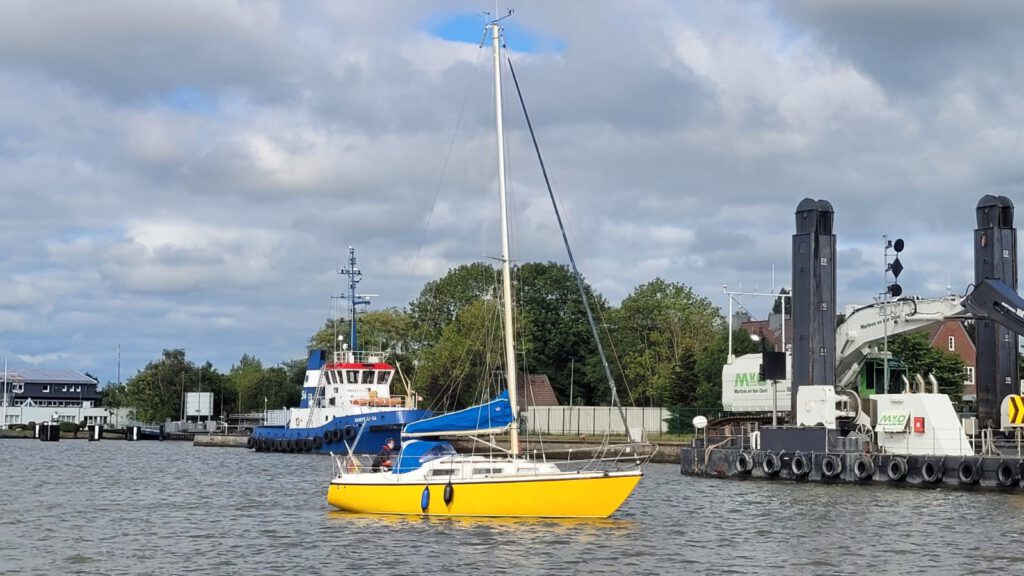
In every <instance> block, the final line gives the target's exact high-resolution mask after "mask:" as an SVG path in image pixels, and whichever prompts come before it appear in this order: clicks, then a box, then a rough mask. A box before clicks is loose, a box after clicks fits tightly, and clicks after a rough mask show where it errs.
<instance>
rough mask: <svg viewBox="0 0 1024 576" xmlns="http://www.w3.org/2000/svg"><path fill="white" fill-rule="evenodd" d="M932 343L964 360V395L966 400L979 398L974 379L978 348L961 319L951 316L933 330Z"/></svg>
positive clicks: (970, 400)
mask: <svg viewBox="0 0 1024 576" xmlns="http://www.w3.org/2000/svg"><path fill="white" fill-rule="evenodd" d="M930 342H931V345H932V346H933V347H935V348H938V349H939V350H942V351H944V352H951V353H953V354H956V355H957V356H959V357H960V359H961V360H963V361H964V396H963V399H964V400H965V401H969V402H974V401H975V400H976V399H977V386H976V383H975V380H974V373H975V370H974V369H975V367H976V366H977V349H976V348H975V347H974V341H973V340H971V336H970V334H968V333H967V329H966V328H965V327H964V323H963V322H962V321H960V320H957V319H954V318H950V319H947V320H946V321H944V322H943V323H942V324H940V325H939V327H938V328H937V329H936V330H935V331H934V332H932V336H931V340H930Z"/></svg>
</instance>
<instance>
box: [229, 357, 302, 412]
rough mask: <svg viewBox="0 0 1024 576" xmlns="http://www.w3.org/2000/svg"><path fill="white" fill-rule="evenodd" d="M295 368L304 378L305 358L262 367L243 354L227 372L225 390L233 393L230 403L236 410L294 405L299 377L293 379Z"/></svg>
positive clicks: (297, 399) (299, 385)
mask: <svg viewBox="0 0 1024 576" xmlns="http://www.w3.org/2000/svg"><path fill="white" fill-rule="evenodd" d="M299 367H301V370H302V374H303V378H304V376H305V361H301V360H294V361H292V362H290V363H286V364H283V365H281V366H271V367H264V366H263V362H261V361H260V360H259V359H258V358H256V357H254V356H250V355H248V354H243V355H242V358H241V359H240V360H239V361H238V364H235V365H233V366H231V371H230V372H228V374H227V381H228V383H229V389H230V390H231V391H232V392H233V394H234V396H235V401H234V402H233V403H232V405H234V406H238V407H239V408H238V410H239V411H240V412H259V411H262V410H263V408H264V407H267V408H287V407H291V406H296V405H298V403H299V400H300V399H301V394H302V378H299V379H296V377H295V373H296V372H297V371H298V370H299V369H300V368H299Z"/></svg>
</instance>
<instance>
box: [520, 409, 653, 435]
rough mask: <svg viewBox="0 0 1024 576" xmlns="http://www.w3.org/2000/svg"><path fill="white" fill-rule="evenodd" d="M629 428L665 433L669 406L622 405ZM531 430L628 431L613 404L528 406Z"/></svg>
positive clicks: (588, 432) (567, 432) (575, 432)
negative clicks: (630, 406)
mask: <svg viewBox="0 0 1024 576" xmlns="http://www.w3.org/2000/svg"><path fill="white" fill-rule="evenodd" d="M623 410H625V412H626V420H627V422H628V423H629V427H630V428H642V429H643V430H644V431H645V432H647V433H648V434H664V433H665V432H666V431H667V430H668V424H667V423H666V420H667V419H668V417H669V413H668V409H666V408H623ZM526 419H527V420H526V425H527V429H528V430H529V431H530V432H540V433H544V434H565V435H583V434H604V433H611V434H625V433H626V430H625V428H623V426H622V417H621V416H619V411H618V410H617V409H615V408H613V407H611V406H571V407H570V406H533V407H531V408H529V409H528V410H527V413H526Z"/></svg>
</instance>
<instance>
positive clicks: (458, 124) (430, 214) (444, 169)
mask: <svg viewBox="0 0 1024 576" xmlns="http://www.w3.org/2000/svg"><path fill="white" fill-rule="evenodd" d="M483 53H484V52H483V46H482V45H481V46H480V47H479V48H478V49H477V53H476V62H475V63H474V64H473V68H474V69H476V68H479V67H480V59H481V58H482V56H483ZM475 87H476V82H473V81H472V78H470V79H469V80H467V82H466V88H465V90H464V91H463V95H462V102H461V104H460V105H459V115H458V118H457V119H456V121H455V129H454V130H453V131H452V137H451V138H450V139H449V141H448V149H447V151H446V152H445V157H444V162H443V163H442V165H441V173H440V174H439V175H438V177H437V184H436V185H435V186H434V194H433V197H432V199H431V201H430V209H429V210H427V219H426V221H425V222H424V223H423V230H424V231H429V230H430V223H431V221H432V220H433V218H434V211H435V210H436V209H437V200H438V198H439V197H440V196H441V186H442V185H443V184H444V180H445V176H447V173H448V164H449V163H450V162H451V158H452V151H453V150H454V148H455V141H456V139H457V138H458V135H459V131H460V130H461V128H462V121H463V118H464V117H465V114H466V108H467V105H468V103H469V97H470V95H471V94H472V93H474V90H473V89H474V88H475ZM424 245H425V244H424V243H422V242H421V243H420V244H419V246H418V247H417V248H416V256H415V257H414V258H413V263H412V266H411V269H410V271H409V276H408V279H407V280H406V285H405V292H406V293H408V292H409V289H410V288H411V287H412V281H413V278H415V277H416V271H417V268H418V267H419V263H420V255H421V253H422V252H423V247H424Z"/></svg>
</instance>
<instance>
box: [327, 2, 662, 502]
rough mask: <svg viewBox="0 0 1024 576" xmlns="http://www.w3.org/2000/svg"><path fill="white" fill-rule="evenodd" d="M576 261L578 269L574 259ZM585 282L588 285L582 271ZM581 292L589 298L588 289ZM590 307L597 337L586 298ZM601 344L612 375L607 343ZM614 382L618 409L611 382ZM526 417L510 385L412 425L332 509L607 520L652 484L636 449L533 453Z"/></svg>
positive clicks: (511, 367) (338, 479) (509, 353)
mask: <svg viewBox="0 0 1024 576" xmlns="http://www.w3.org/2000/svg"><path fill="white" fill-rule="evenodd" d="M500 20H501V18H499V19H497V20H495V21H493V22H491V23H490V24H488V26H487V27H488V29H489V30H490V33H491V45H492V49H493V54H494V86H495V90H494V94H495V107H496V110H497V114H496V116H497V121H496V124H497V141H498V194H499V197H500V204H501V242H502V295H503V300H504V302H503V304H504V310H503V312H504V340H505V364H506V371H507V376H508V378H507V382H517V381H518V380H517V375H516V363H515V350H514V345H513V338H512V336H513V327H512V316H513V315H512V289H511V269H510V264H509V262H510V259H509V237H508V208H507V201H506V194H505V167H504V157H505V154H504V137H503V134H502V131H503V127H502V114H501V113H502V107H501V94H502V92H501V69H500V58H499V44H500V37H501V26H500V24H499V22H500ZM542 167H543V164H542ZM556 210H557V207H556ZM566 248H568V243H566ZM569 256H570V260H571V261H572V253H571V251H570V253H569ZM573 269H574V270H575V262H573ZM576 277H577V282H581V281H580V276H579V273H578V271H577V272H576ZM580 288H581V292H582V283H580ZM584 306H585V307H587V316H588V318H590V319H591V329H592V331H594V336H595V337H596V336H597V334H596V328H595V327H594V323H593V319H592V317H591V315H590V310H589V306H588V304H587V303H586V299H585V298H584ZM597 346H598V351H599V353H600V354H601V360H602V362H603V363H604V365H605V368H606V372H607V371H608V370H607V361H605V358H604V352H603V349H601V347H600V341H599V340H598V341H597ZM609 384H610V385H611V387H612V399H613V402H616V401H617V397H616V394H615V386H614V381H612V380H611V378H610V376H609ZM517 414H518V402H517V398H516V386H509V389H508V391H507V392H503V393H502V394H501V395H499V396H498V397H497V398H494V399H493V400H491V401H490V402H488V403H486V404H483V405H480V406H474V407H472V408H467V409H466V410H462V411H459V412H454V413H451V414H444V415H442V416H437V417H434V418H429V419H425V420H420V421H418V422H414V423H411V424H408V425H406V427H405V429H404V430H403V431H402V438H403V443H402V449H401V452H400V453H399V455H398V458H397V459H396V462H395V466H394V468H393V469H391V470H387V471H372V470H371V469H368V468H367V467H365V466H361V465H359V463H358V461H356V460H355V459H354V458H353V457H352V455H351V454H350V455H349V456H348V457H347V458H341V457H335V475H334V478H333V480H332V481H331V483H330V486H329V488H328V490H327V502H328V503H329V504H331V505H332V506H334V507H336V508H338V509H341V510H345V511H349V512H357V513H371V514H416V515H419V514H429V515H437V516H511V517H549V518H580V517H584V518H606V517H608V516H610V515H612V514H613V513H614V512H615V511H616V510H617V509H618V508H619V506H621V505H622V503H623V502H625V500H626V499H627V498H628V497H629V495H630V494H631V493H632V492H633V489H634V488H635V487H636V486H637V484H638V483H639V481H640V478H641V477H642V476H643V472H644V467H645V466H646V464H647V462H648V461H649V459H650V454H647V455H646V456H640V455H639V453H638V451H637V446H636V445H633V444H625V445H622V446H603V447H602V448H601V449H600V451H599V452H597V453H595V454H594V455H593V456H592V457H588V458H579V457H577V458H576V459H575V460H566V461H562V462H556V461H553V460H548V459H547V458H545V457H544V456H543V455H542V454H541V455H537V454H533V455H531V456H526V455H523V454H521V453H520V448H519V446H520V444H519V431H518V427H517V425H516V424H517V422H518V418H517ZM505 432H507V433H508V435H509V443H508V446H509V448H508V449H507V450H503V449H501V448H500V447H499V446H498V445H497V444H495V443H493V442H487V441H485V440H483V439H482V438H483V437H485V436H489V435H494V434H498V433H505ZM452 436H464V437H470V438H472V439H474V440H476V441H479V442H483V443H485V444H487V445H488V446H490V449H491V452H490V453H488V454H486V455H477V454H459V453H457V452H456V451H455V449H454V448H453V447H452V445H451V444H450V443H449V442H448V441H446V440H443V439H442V438H449V437H452Z"/></svg>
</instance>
